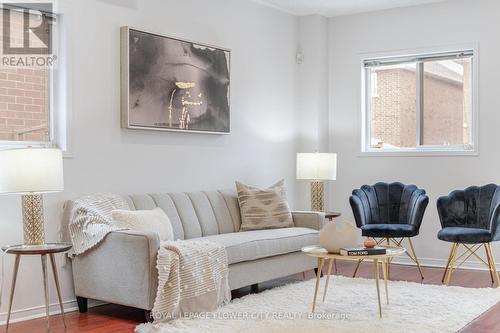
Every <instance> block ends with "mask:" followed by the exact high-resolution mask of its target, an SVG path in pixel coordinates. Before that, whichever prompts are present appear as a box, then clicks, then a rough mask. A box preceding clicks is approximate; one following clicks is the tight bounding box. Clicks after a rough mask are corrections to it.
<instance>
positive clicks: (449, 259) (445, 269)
mask: <svg viewBox="0 0 500 333" xmlns="http://www.w3.org/2000/svg"><path fill="white" fill-rule="evenodd" d="M454 249H455V243H453V244H452V245H451V249H450V254H449V255H448V262H447V263H446V267H445V268H444V272H443V277H442V278H441V283H444V279H445V277H446V273H447V272H448V267H450V261H451V255H452V254H453V250H454Z"/></svg>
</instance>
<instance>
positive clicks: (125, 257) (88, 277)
mask: <svg viewBox="0 0 500 333" xmlns="http://www.w3.org/2000/svg"><path fill="white" fill-rule="evenodd" d="M159 247H160V240H159V237H158V234H157V233H154V232H144V231H132V230H125V231H113V232H111V233H109V234H108V235H107V236H106V238H105V239H104V240H103V241H102V242H101V243H100V244H99V245H97V246H96V247H94V248H92V249H90V250H88V251H87V252H85V253H83V254H81V255H78V256H76V257H74V258H73V264H72V266H73V279H74V282H75V294H76V296H80V297H85V298H90V299H96V300H100V301H105V302H110V303H117V304H121V305H127V306H132V307H136V308H141V309H146V310H151V309H152V307H153V303H154V300H155V297H156V291H157V285H158V273H157V270H156V256H157V253H158V249H159Z"/></svg>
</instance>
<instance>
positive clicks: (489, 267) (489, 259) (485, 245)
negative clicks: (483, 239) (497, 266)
mask: <svg viewBox="0 0 500 333" xmlns="http://www.w3.org/2000/svg"><path fill="white" fill-rule="evenodd" d="M483 246H484V251H485V252H486V259H488V270H489V271H490V278H491V284H495V280H494V279H493V267H492V266H491V261H492V260H491V258H490V252H489V251H488V245H487V244H486V243H484V244H483Z"/></svg>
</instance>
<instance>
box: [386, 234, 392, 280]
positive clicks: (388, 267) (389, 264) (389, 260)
mask: <svg viewBox="0 0 500 333" xmlns="http://www.w3.org/2000/svg"><path fill="white" fill-rule="evenodd" d="M386 241H387V246H390V245H391V240H390V239H389V238H387V239H386ZM386 269H387V278H388V279H389V276H390V274H391V258H387V267H386Z"/></svg>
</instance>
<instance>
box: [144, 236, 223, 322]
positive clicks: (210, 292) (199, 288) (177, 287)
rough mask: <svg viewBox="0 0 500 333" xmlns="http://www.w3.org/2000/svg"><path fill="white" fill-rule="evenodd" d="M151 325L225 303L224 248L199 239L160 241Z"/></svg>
mask: <svg viewBox="0 0 500 333" xmlns="http://www.w3.org/2000/svg"><path fill="white" fill-rule="evenodd" d="M157 268H158V291H157V294H156V300H155V303H154V307H153V311H152V315H153V319H154V321H155V323H157V322H162V321H168V320H171V319H174V318H178V317H179V316H189V315H191V314H193V313H199V312H208V311H213V310H216V309H217V308H218V307H219V306H221V305H224V304H227V303H229V301H230V300H231V289H230V288H229V282H228V261H227V253H226V249H225V248H224V247H223V246H222V245H220V244H217V243H214V242H210V241H205V240H203V239H196V240H183V241H175V242H163V243H162V244H161V245H160V249H159V251H158V257H157Z"/></svg>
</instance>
